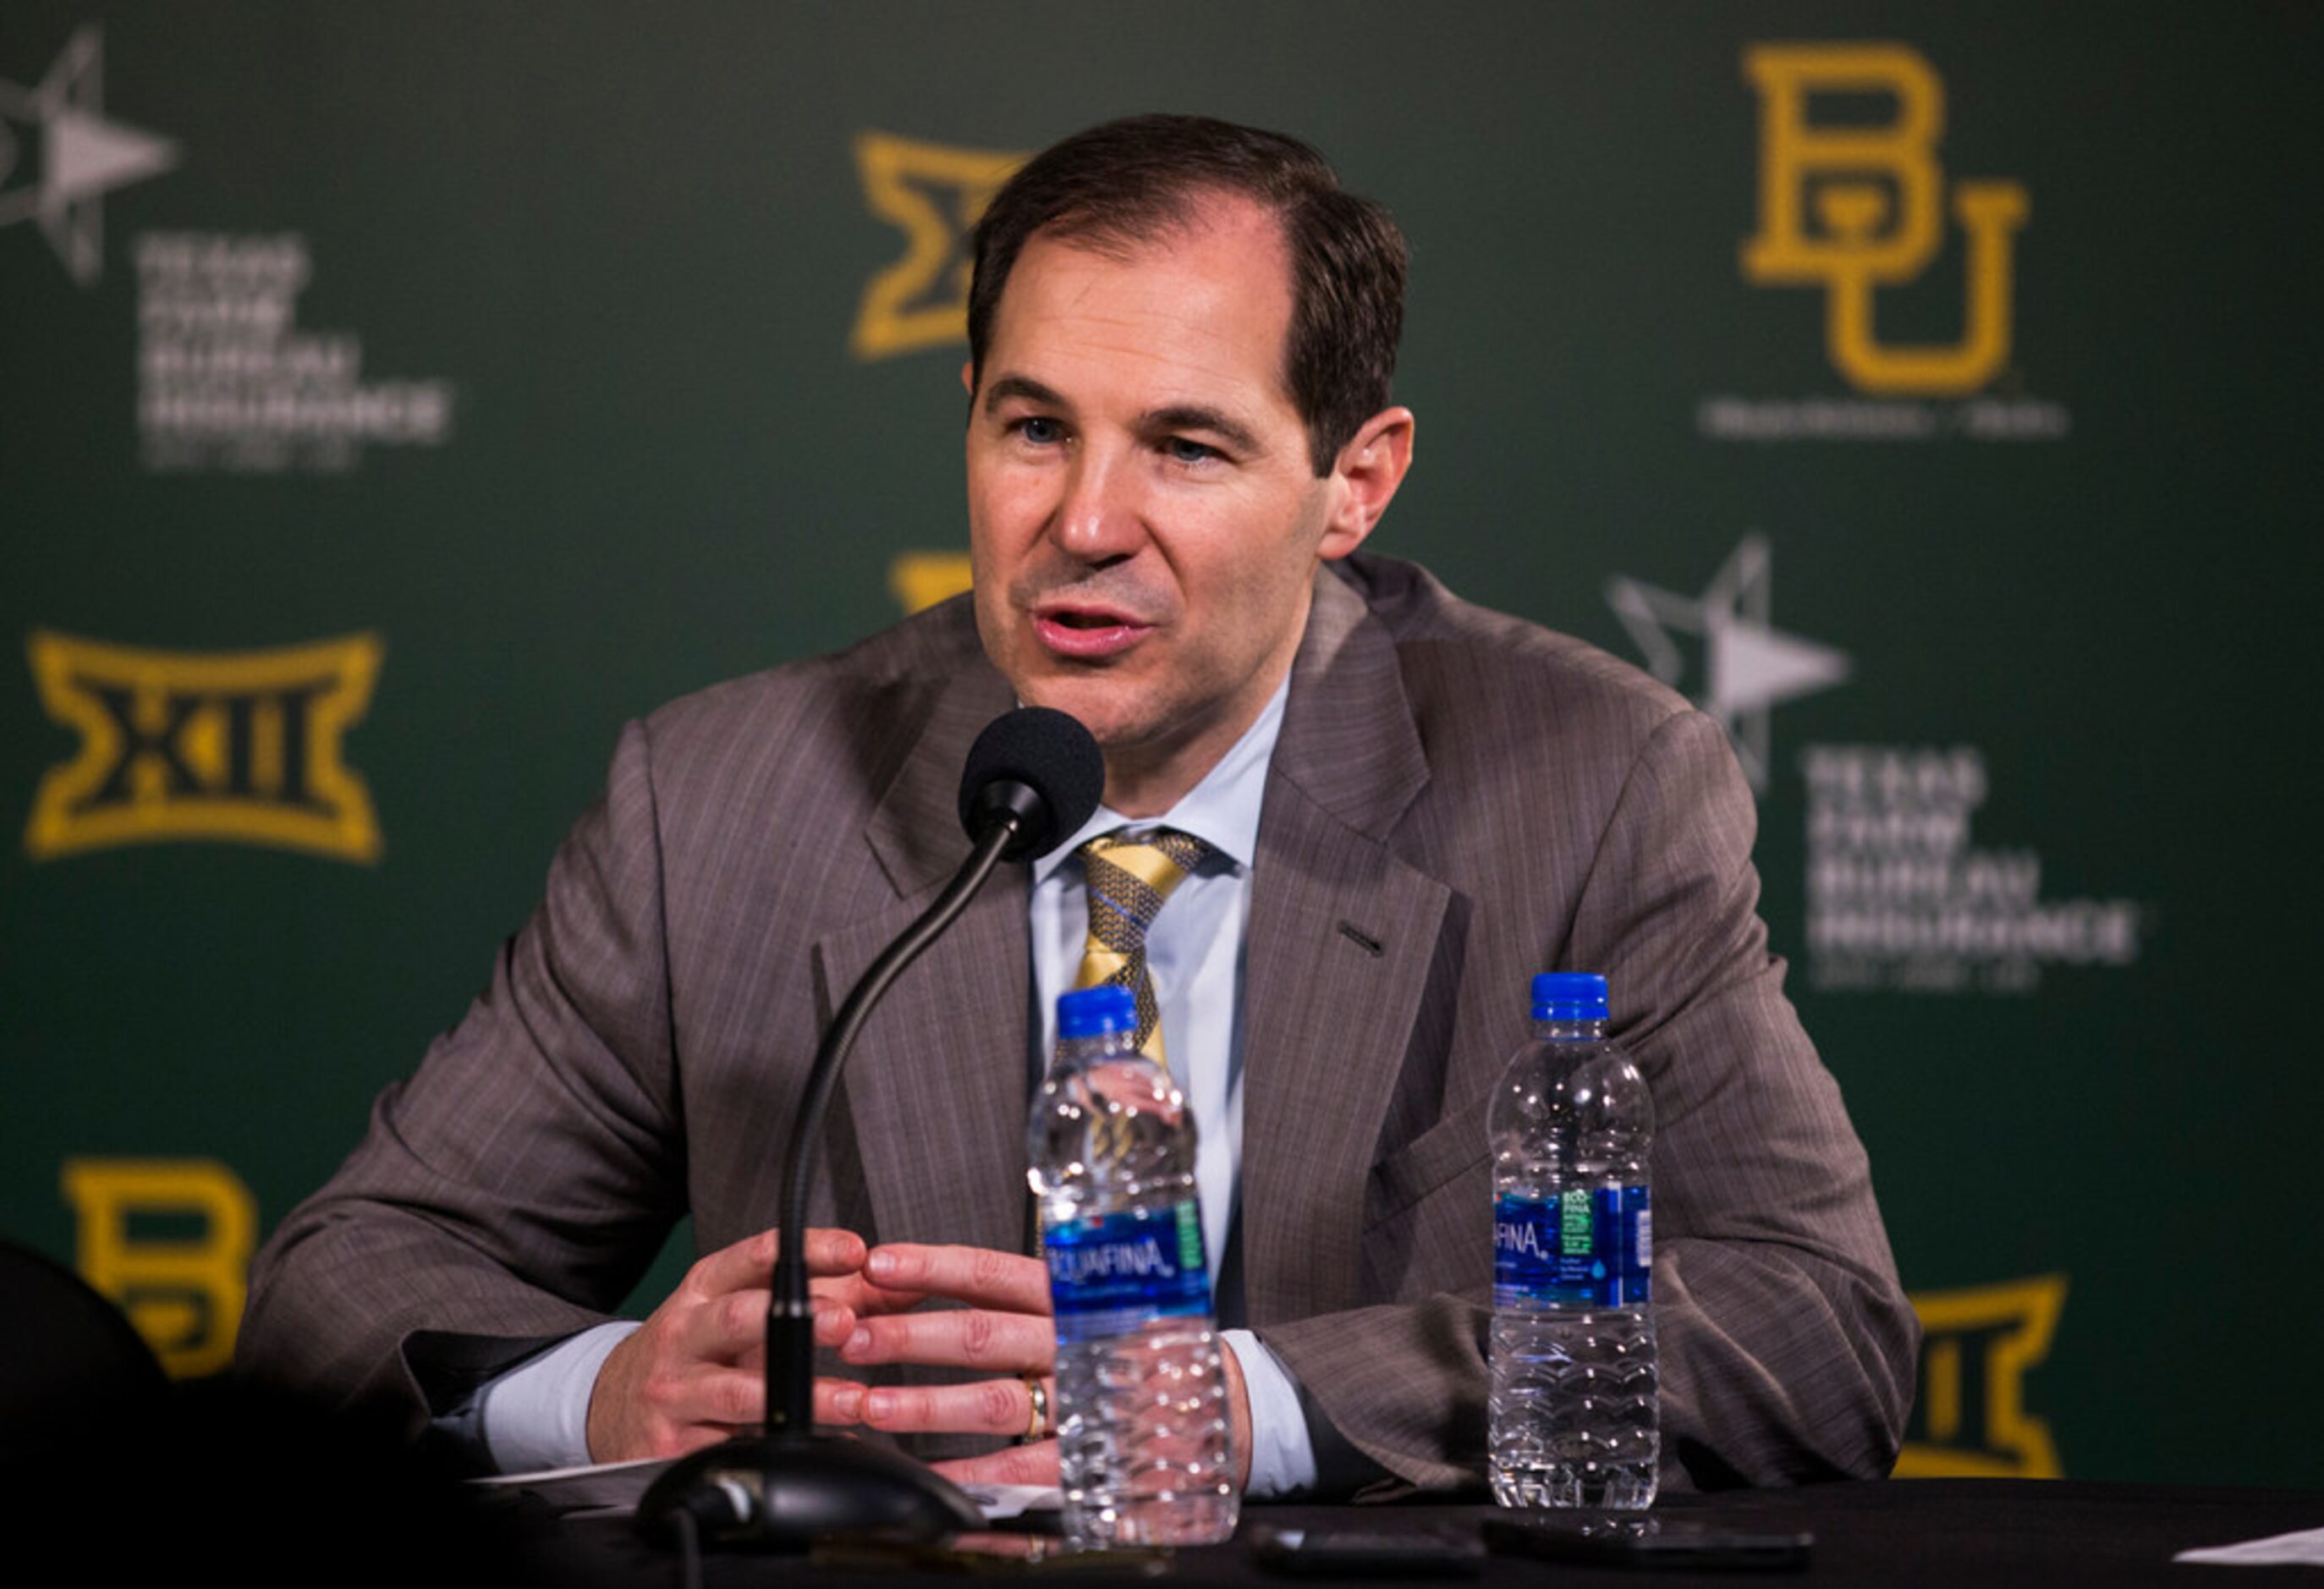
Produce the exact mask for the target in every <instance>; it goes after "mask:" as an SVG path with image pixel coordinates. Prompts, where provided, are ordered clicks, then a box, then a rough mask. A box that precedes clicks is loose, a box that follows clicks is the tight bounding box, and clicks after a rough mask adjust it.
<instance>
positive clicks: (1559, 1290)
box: [1493, 1187, 1655, 1307]
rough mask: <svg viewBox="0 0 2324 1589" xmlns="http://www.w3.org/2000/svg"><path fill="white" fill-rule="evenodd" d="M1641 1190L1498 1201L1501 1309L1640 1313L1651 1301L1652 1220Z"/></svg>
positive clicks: (1496, 1262) (1496, 1267) (1496, 1268)
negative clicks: (1597, 1309) (1628, 1309)
mask: <svg viewBox="0 0 2324 1589" xmlns="http://www.w3.org/2000/svg"><path fill="white" fill-rule="evenodd" d="M1648 1203H1649V1199H1648V1197H1647V1193H1646V1187H1575V1188H1574V1189H1573V1190H1572V1191H1569V1192H1564V1193H1561V1194H1560V1195H1558V1196H1555V1197H1551V1198H1547V1199H1542V1198H1535V1197H1521V1196H1517V1195H1516V1194H1514V1193H1510V1192H1504V1193H1502V1194H1501V1195H1500V1196H1499V1197H1497V1198H1495V1199H1494V1201H1493V1305H1494V1306H1495V1307H1527V1306H1530V1307H1643V1306H1644V1305H1645V1304H1646V1302H1647V1301H1648V1299H1649V1293H1650V1291H1651V1289H1652V1285H1653V1279H1654V1266H1655V1216H1654V1212H1653V1210H1652V1208H1651V1207H1650V1206H1648Z"/></svg>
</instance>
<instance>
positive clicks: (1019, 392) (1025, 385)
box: [984, 375, 1067, 414]
mask: <svg viewBox="0 0 2324 1589" xmlns="http://www.w3.org/2000/svg"><path fill="white" fill-rule="evenodd" d="M1011 398H1022V399H1024V400H1025V401H1026V402H1037V403H1040V404H1042V405H1044V406H1045V407H1048V408H1064V407H1066V406H1067V405H1066V402H1065V399H1064V398H1063V397H1061V396H1059V395H1058V394H1057V393H1055V392H1052V391H1050V390H1049V389H1048V388H1047V386H1044V385H1042V384H1041V383H1039V382H1038V381H1036V380H1034V379H1033V378H1032V377H1031V376H1030V375H996V376H995V377H993V381H992V384H991V385H990V386H987V387H986V388H985V389H984V411H985V412H986V413H988V414H989V413H991V412H992V411H994V410H995V409H997V408H999V407H1000V406H1001V404H1002V403H1004V402H1009V401H1010V399H1011Z"/></svg>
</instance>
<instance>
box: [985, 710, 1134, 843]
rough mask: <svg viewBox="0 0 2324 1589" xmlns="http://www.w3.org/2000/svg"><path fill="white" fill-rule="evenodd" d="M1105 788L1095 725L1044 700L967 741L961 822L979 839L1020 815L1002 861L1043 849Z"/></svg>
mask: <svg viewBox="0 0 2324 1589" xmlns="http://www.w3.org/2000/svg"><path fill="white" fill-rule="evenodd" d="M1104 794H1105V757H1104V755H1103V754H1102V753H1101V752H1100V751H1099V750H1098V748H1097V741H1096V740H1094V739H1093V738H1091V737H1090V731H1089V730H1088V729H1086V728H1084V727H1083V726H1082V725H1081V724H1080V723H1079V722H1077V721H1075V720H1074V718H1072V717H1069V716H1066V715H1065V713H1063V712H1058V711H1052V710H1051V709H1050V708H1049V707H1018V708H1017V709H1016V710H1015V711H1013V712H1009V713H1006V714H1004V715H1002V716H998V717H995V718H994V719H993V720H992V721H991V723H990V724H989V725H986V727H985V730H984V732H983V733H982V734H978V735H977V736H976V743H975V744H973V745H972V746H970V747H969V752H968V766H967V769H966V771H964V772H962V774H961V777H960V825H961V826H962V827H964V828H966V829H968V836H969V837H971V838H972V839H976V840H979V841H982V839H983V838H984V837H985V836H987V835H988V834H990V833H991V830H992V824H994V823H996V822H1004V821H1007V820H1009V819H1010V818H1016V819H1017V828H1016V831H1015V833H1014V835H1013V836H1011V837H1010V839H1009V841H1008V842H1007V843H1006V844H1004V845H1001V859H1002V860H1004V861H1021V860H1023V859H1025V858H1026V857H1027V856H1028V855H1047V854H1048V853H1049V852H1050V851H1051V850H1053V849H1056V847H1057V845H1058V844H1059V843H1060V842H1062V841H1063V840H1064V839H1065V838H1066V837H1067V836H1069V835H1071V834H1072V833H1074V831H1075V830H1077V829H1078V828H1079V827H1081V825H1082V824H1083V823H1084V822H1086V821H1088V820H1089V819H1090V813H1091V812H1093V811H1094V810H1096V809H1097V803H1098V801H1099V800H1100V799H1102V798H1103V796H1104Z"/></svg>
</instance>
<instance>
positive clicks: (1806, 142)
mask: <svg viewBox="0 0 2324 1589" xmlns="http://www.w3.org/2000/svg"><path fill="white" fill-rule="evenodd" d="M1743 76H1744V78H1745V79H1746V80H1747V81H1748V83H1749V84H1750V86H1751V88H1752V90H1753V92H1754V93H1755V94H1756V95H1757V99H1758V111H1759V144H1758V162H1759V169H1758V229H1757V232H1756V233H1754V234H1753V235H1752V236H1750V237H1749V238H1748V239H1747V240H1746V241H1745V242H1744V244H1743V245H1742V253H1741V263H1742V274H1743V279H1744V280H1745V281H1746V282H1749V283H1751V284H1752V285H1753V286H1756V287H1766V288H1775V289H1792V290H1796V289H1802V288H1805V289H1809V290H1812V291H1818V292H1821V294H1822V295H1823V344H1824V349H1823V350H1824V356H1825V358H1826V360H1827V362H1828V363H1829V364H1830V365H1831V369H1832V371H1833V372H1834V373H1835V374H1838V375H1839V376H1840V379H1841V380H1842V381H1844V382H1845V383H1847V385H1848V386H1849V389H1850V390H1851V392H1852V393H1856V394H1857V395H1854V396H1847V397H1829V396H1809V397H1803V398H1789V397H1775V398H1765V397H1743V396H1734V395H1728V394H1720V395H1716V396H1711V397H1707V398H1705V399H1703V400H1702V402H1701V404H1700V405H1699V407H1698V410H1697V412H1696V425H1697V429H1698V430H1700V431H1701V434H1702V435H1703V436H1705V437H1706V438H1709V439H1713V440H1722V441H1799V440H1831V441H1845V440H1865V441H1931V440H1941V439H1963V440H1978V441H2000V440H2016V441H2040V440H2056V439H2061V438H2062V437H2064V436H2065V435H2066V434H2067V433H2068V431H2069V430H2070V429H2071V428H2072V421H2071V416H2070V414H2069V412H2068V411H2067V410H2066V408H2065V407H2064V405H2063V404H2061V403H2057V402H2048V401H2045V400H2043V399H2040V398H2033V397H2027V396H2024V395H2017V394H2012V395H2002V394H2001V393H1998V392H1997V391H1996V390H1995V388H1996V387H1997V384H2005V383H2008V382H2009V381H2010V380H2011V379H2012V370H2011V365H2010V356H2011V353H2012V350H2013V348H2014V347H2015V339H2016V261H2017V246H2018V242H2019V237H2020V234H2021V233H2023V232H2024V230H2025V229H2026V227H2027V226H2028V223H2029V222H2030V220H2031V218H2032V216H2033V200H2032V198H2031V196H2030V195H2029V193H2028V192H2027V190H2026V188H2025V186H2024V183H2022V182H2018V181H2015V180H2008V179H2003V178H1989V177H1988V178H1975V179H1967V178H1965V179H1962V180H1958V181H1952V182H1950V183H1949V182H1948V180H1947V178H1946V173H1945V170H1944V168H1943V166H1942V165H1941V163H1940V162H1939V160H1938V146H1939V145H1940V143H1941V142H1942V140H1943V137H1944V131H1945V89H1944V82H1943V79H1941V78H1940V77H1939V76H1938V75H1937V71H1936V69H1935V68H1934V67H1932V66H1931V65H1930V63H1929V61H1928V60H1927V59H1926V58H1925V57H1923V55H1922V54H1921V53H1920V52H1919V51H1915V50H1914V49H1912V48H1911V47H1910V46H1909V45H1904V44H1898V43H1787V44H1758V45H1754V46H1751V47H1750V48H1748V49H1747V50H1745V51H1744V52H1743ZM1835 102H1839V103H1840V104H1841V105H1844V106H1849V108H1851V109H1852V108H1853V107H1854V106H1858V105H1860V104H1863V103H1866V102H1869V103H1872V104H1877V105H1878V106H1881V107H1882V109H1883V110H1884V111H1885V113H1886V115H1885V117H1884V118H1882V119H1874V120H1869V121H1867V120H1865V119H1862V117H1861V116H1860V115H1847V114H1834V110H1833V106H1834V104H1835ZM1948 215H1950V221H1951V223H1952V228H1951V229H1952V230H1953V231H1954V232H1956V233H1957V238H1958V240H1957V241H1956V239H1955V237H1954V236H1949V228H1948V226H1947V224H1946V222H1947V217H1948ZM1956 258H1957V259H1958V262H1959V263H1958V269H1959V272H1960V280H1961V302H1960V309H1959V310H1958V323H1959V325H1960V331H1959V334H1958V336H1957V337H1954V338H1953V339H1951V340H1950V341H1948V342H1941V343H1913V344H1904V343H1892V342H1890V341H1887V340H1886V339H1885V338H1884V337H1883V336H1882V333H1881V331H1880V329H1879V324H1878V306H1879V301H1880V299H1881V296H1882V293H1883V291H1892V292H1893V290H1895V289H1901V288H1904V287H1906V286H1908V285H1910V284H1913V283H1916V282H1921V281H1922V279H1923V277H1924V276H1929V275H1930V274H1931V273H1932V271H1936V267H1938V266H1939V265H1940V264H1941V263H1947V264H1948V265H1950V262H1951V261H1952V260H1954V259H1956ZM1944 274H1945V272H1942V271H1937V273H1936V278H1937V279H1940V280H1941V279H1942V277H1943V275H1944ZM1937 400H1950V401H1937Z"/></svg>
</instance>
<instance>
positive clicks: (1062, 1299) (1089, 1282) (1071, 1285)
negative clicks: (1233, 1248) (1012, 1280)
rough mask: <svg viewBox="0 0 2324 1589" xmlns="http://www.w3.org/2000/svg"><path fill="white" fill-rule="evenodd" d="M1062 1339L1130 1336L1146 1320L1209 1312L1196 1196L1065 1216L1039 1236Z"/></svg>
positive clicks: (1207, 1276) (1208, 1284) (1208, 1287)
mask: <svg viewBox="0 0 2324 1589" xmlns="http://www.w3.org/2000/svg"><path fill="white" fill-rule="evenodd" d="M1041 1244H1042V1247H1043V1248H1044V1250H1045V1251H1046V1252H1047V1255H1048V1260H1049V1302H1050V1306H1051V1307H1053V1308H1054V1309H1055V1310H1056V1316H1057V1339H1058V1340H1059V1341H1060V1342H1066V1343H1070V1342H1074V1341H1090V1340H1098V1339H1102V1338H1104V1337H1106V1336H1110V1335H1127V1334H1129V1333H1130V1331H1132V1330H1134V1329H1137V1328H1139V1326H1142V1325H1144V1324H1145V1323H1147V1321H1148V1320H1149V1319H1156V1318H1187V1317H1201V1316H1205V1315H1207V1314H1209V1312H1210V1311H1211V1276H1210V1269H1209V1267H1208V1265H1207V1264H1205V1263H1204V1261H1203V1218H1202V1214H1201V1212H1200V1211H1199V1209H1198V1208H1197V1207H1196V1206H1195V1204H1194V1200H1193V1199H1192V1198H1189V1199H1187V1200H1186V1201H1185V1202H1184V1203H1180V1204H1177V1205H1176V1206H1173V1207H1169V1208H1152V1209H1145V1208H1140V1209H1127V1210H1124V1211H1123V1212H1121V1213H1119V1214H1103V1215H1092V1216H1091V1217H1089V1218H1087V1219H1074V1220H1067V1221H1065V1223H1064V1224H1054V1225H1051V1226H1049V1227H1048V1228H1047V1230H1045V1231H1043V1232H1042V1233H1041Z"/></svg>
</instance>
